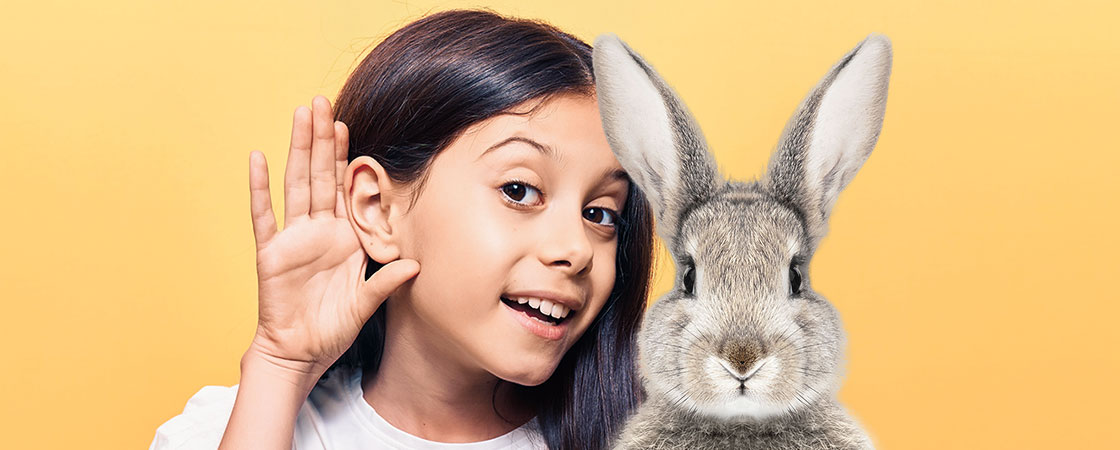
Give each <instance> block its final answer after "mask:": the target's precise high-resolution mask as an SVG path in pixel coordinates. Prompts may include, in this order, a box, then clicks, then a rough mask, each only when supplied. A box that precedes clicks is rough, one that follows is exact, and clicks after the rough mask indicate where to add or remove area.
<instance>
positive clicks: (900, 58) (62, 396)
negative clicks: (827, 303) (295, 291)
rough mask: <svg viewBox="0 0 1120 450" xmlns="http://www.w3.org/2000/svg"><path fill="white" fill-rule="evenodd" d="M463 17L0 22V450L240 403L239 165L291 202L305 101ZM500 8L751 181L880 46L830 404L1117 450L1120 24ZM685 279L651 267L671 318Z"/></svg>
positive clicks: (1018, 15) (957, 436)
mask: <svg viewBox="0 0 1120 450" xmlns="http://www.w3.org/2000/svg"><path fill="white" fill-rule="evenodd" d="M682 3H684V4H686V5H687V6H681V4H682ZM476 5H481V3H478V2H451V1H444V2H433V1H408V2H405V1H393V2H375V1H334V2H329V3H316V2H303V1H300V2H295V1H284V2H278V1H257V2H241V3H237V4H232V5H231V4H226V2H219V1H196V2H146V1H137V2H125V1H100V2H71V1H65V2H59V1H39V2H28V3H26V4H21V5H14V4H10V5H5V7H4V8H3V9H4V13H3V14H2V15H3V16H4V17H3V18H0V49H2V52H0V55H2V56H0V105H2V106H3V109H2V111H0V133H2V134H0V148H2V149H3V152H2V155H3V156H2V159H0V161H2V162H0V200H2V202H0V208H2V209H3V213H2V218H3V219H2V221H0V227H2V228H0V255H3V256H2V262H0V292H2V293H0V295H2V296H3V309H2V311H0V342H2V343H3V345H4V348H3V359H2V361H3V369H2V371H0V372H2V374H3V375H2V379H0V381H2V386H3V397H4V399H3V402H0V403H2V406H0V408H2V410H0V411H2V416H0V427H2V431H3V435H4V439H5V441H4V447H6V448H105V449H118V448H146V447H147V445H148V444H149V442H151V439H152V437H153V435H154V432H155V429H156V427H157V426H158V425H160V424H161V423H163V422H164V421H166V420H167V419H169V418H171V417H172V416H174V415H176V414H178V413H179V412H180V411H181V410H182V408H183V406H184V404H185V403H186V401H187V399H188V398H189V397H190V396H191V395H192V394H194V393H195V392H196V391H197V390H198V389H199V388H200V387H202V386H203V385H207V384H217V385H232V384H235V383H237V380H238V360H239V357H240V355H241V353H242V352H243V351H244V350H245V347H246V346H247V345H248V342H249V339H250V337H251V335H252V333H253V330H254V327H255V318H256V315H255V314H256V297H255V295H256V291H255V288H256V284H255V283H256V280H255V273H254V246H253V236H252V230H251V224H250V220H249V210H248V205H249V203H248V201H249V197H248V188H247V185H248V162H249V152H250V151H251V150H254V149H257V150H263V151H264V153H265V154H266V155H267V157H268V159H269V161H270V162H271V163H272V164H271V166H272V169H273V173H272V186H273V187H274V194H273V195H274V199H275V200H278V201H280V199H281V198H282V197H281V192H278V191H276V190H275V188H278V187H280V186H282V180H283V177H282V173H283V172H282V168H283V161H284V159H285V157H286V153H287V141H288V136H289V129H290V125H291V114H292V111H293V110H294V109H295V107H296V106H298V105H301V104H305V105H306V104H309V102H310V100H311V98H312V96H314V95H315V94H325V95H327V96H328V97H329V98H332V99H333V98H334V96H335V95H336V94H337V92H338V89H339V87H341V85H342V83H343V81H344V80H345V77H346V75H347V74H348V73H349V72H350V70H351V69H352V68H353V66H354V65H355V64H356V63H357V61H358V60H359V59H360V58H361V56H363V55H364V54H365V52H366V51H368V49H369V48H371V46H372V45H374V44H375V43H376V42H378V41H379V40H380V39H381V38H383V37H384V36H385V35H387V34H388V33H390V32H392V31H393V30H395V29H397V28H399V27H400V26H402V25H404V24H405V23H407V22H409V21H411V20H414V19H416V18H419V17H420V16H422V15H423V14H425V13H427V12H430V11H434V10H440V9H446V8H449V7H457V6H476ZM485 5H488V6H491V7H493V8H494V9H496V10H497V11H499V12H503V13H509V14H513V15H517V16H523V17H533V18H543V19H545V20H548V21H550V22H552V23H553V24H555V25H557V26H559V27H561V28H562V29H565V30H568V31H570V32H572V33H574V34H576V35H577V36H579V37H581V38H583V39H585V40H587V41H591V40H593V39H594V37H595V36H596V35H597V34H598V33H600V32H604V31H612V32H615V33H617V34H618V35H620V36H621V37H622V38H623V39H625V40H626V41H627V42H628V43H630V44H631V45H632V46H633V47H634V48H635V49H637V50H638V51H639V52H641V53H642V54H643V55H645V57H646V58H647V59H648V60H649V61H650V62H651V63H652V64H654V65H655V66H656V67H657V68H658V70H659V71H660V72H661V73H662V75H664V76H665V77H666V78H667V79H668V80H669V81H670V82H671V83H672V84H673V85H674V86H675V87H676V88H677V90H678V91H679V92H680V93H681V95H682V96H683V98H684V99H685V101H686V102H687V103H688V105H689V106H690V107H691V109H692V111H693V112H694V113H695V114H696V116H697V117H698V119H699V121H700V123H701V124H702V126H703V128H704V130H705V132H706V133H707V136H708V139H709V142H710V143H711V144H712V146H713V148H714V151H715V152H716V155H717V159H718V160H719V162H720V164H721V167H722V169H723V170H724V171H725V172H726V173H728V174H730V175H732V176H734V177H738V178H748V177H753V176H755V175H757V174H759V173H760V172H761V171H762V169H763V167H764V164H765V162H766V160H767V157H768V155H769V151H770V149H771V148H772V146H773V145H774V143H775V142H776V140H777V137H778V133H779V132H780V130H781V128H782V126H783V125H784V123H785V121H786V119H787V118H788V117H789V116H790V114H791V113H792V112H793V109H794V107H795V106H796V105H797V102H798V101H799V100H800V99H801V97H802V96H803V95H805V93H806V92H808V90H809V88H810V87H811V86H812V85H813V84H814V83H815V82H816V81H817V80H818V79H819V77H821V76H822V75H824V73H825V71H826V70H827V69H828V68H829V67H830V66H831V65H832V63H833V62H835V61H836V60H837V59H838V58H840V56H842V55H843V54H844V53H845V52H847V51H848V50H849V49H850V48H851V47H853V46H854V45H855V44H856V43H858V42H859V41H860V40H861V39H862V38H863V37H864V36H866V35H867V34H868V33H870V32H873V31H876V32H882V33H885V34H887V35H888V36H889V37H890V38H891V40H892V42H893V44H894V52H895V53H894V70H893V75H892V79H891V85H890V98H889V103H888V105H887V114H886V120H885V124H884V128H883V132H882V135H881V139H880V140H879V145H878V147H877V148H876V150H875V152H874V153H873V154H872V157H871V159H870V160H869V161H868V163H867V164H866V165H865V166H864V168H863V170H862V171H861V172H860V174H859V175H858V176H857V177H856V179H855V181H854V182H853V183H852V184H851V185H850V186H849V188H848V189H847V190H846V191H845V192H844V193H843V195H842V196H841V199H840V201H839V202H838V203H837V206H836V210H835V213H834V215H833V218H832V231H831V234H830V235H829V237H828V238H826V239H825V240H824V242H823V244H822V247H821V248H820V250H819V252H818V254H817V257H816V258H815V260H814V261H813V263H812V275H813V278H814V286H815V287H816V289H817V290H818V291H820V292H821V293H823V294H824V295H826V296H827V297H828V298H829V299H831V300H832V301H833V302H834V303H835V304H836V305H837V307H838V308H839V309H840V311H841V313H842V316H843V318H844V321H845V326H846V329H847V331H848V333H849V335H850V341H849V351H848V355H849V364H848V374H847V378H846V380H845V383H844V387H843V389H842V391H841V394H840V396H841V399H842V400H843V401H844V402H845V403H846V404H847V406H848V407H849V408H850V409H851V411H852V412H853V413H854V415H855V416H856V417H858V418H859V419H860V420H861V421H862V422H863V424H864V425H865V426H866V427H867V428H868V430H869V431H870V432H871V434H872V435H873V436H874V438H875V440H876V442H877V443H878V445H879V446H880V447H881V448H891V449H895V448H897V449H903V448H907V449H935V448H1052V447H1055V448H1120V437H1118V436H1120V435H1118V434H1117V433H1116V432H1115V426H1116V425H1117V423H1120V421H1118V417H1120V414H1118V413H1117V412H1116V408H1117V405H1118V404H1120V395H1118V389H1117V387H1116V384H1115V381H1116V378H1117V373H1118V370H1117V369H1120V355H1118V352H1117V350H1116V348H1117V344H1120V339H1118V332H1117V331H1116V325H1117V316H1120V306H1118V303H1120V296H1118V295H1117V293H1116V292H1117V287H1116V286H1115V284H1116V278H1117V275H1118V274H1120V270H1118V269H1120V264H1118V263H1117V255H1118V254H1120V242H1118V238H1117V230H1118V229H1120V213H1118V212H1117V207H1118V206H1120V202H1118V201H1117V198H1118V196H1120V182H1118V181H1117V179H1116V175H1115V173H1116V171H1117V167H1118V166H1120V145H1118V144H1120V142H1118V138H1117V129H1118V127H1120V114H1117V112H1116V111H1117V106H1118V104H1120V30H1118V27H1117V23H1120V7H1118V3H1117V2H1115V1H1066V2H1056V1H1055V2H1049V3H1046V2H1024V1H992V2H976V1H971V0H961V1H952V2H933V1H922V2H899V1H844V2H822V3H819V4H817V3H805V2H778V1H765V2H763V1H752V2H738V1H736V2H721V3H711V4H704V3H702V2H676V1H673V2H664V4H652V3H650V2H648V1H628V2H612V3H609V4H601V2H600V1H563V2H556V3H539V4H537V3H533V4H528V3H524V2H518V1H504V2H490V3H486V4H485ZM276 205H277V206H276V208H277V213H278V214H280V217H282V213H281V212H280V207H281V206H282V201H280V202H279V203H277V204H276ZM672 273H673V267H672V263H671V262H670V260H669V259H668V258H667V254H663V255H662V259H661V265H660V266H659V274H660V275H659V277H658V282H657V285H656V289H655V293H656V294H657V296H660V294H661V293H663V292H665V291H666V290H667V289H669V287H670V285H671V281H672V279H673V277H672Z"/></svg>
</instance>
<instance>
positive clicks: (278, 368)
mask: <svg viewBox="0 0 1120 450" xmlns="http://www.w3.org/2000/svg"><path fill="white" fill-rule="evenodd" d="M336 108H337V110H336V111H335V112H334V113H332V111H331V105H330V103H329V102H328V101H327V99H326V98H323V97H321V96H320V97H316V98H315V99H314V100H313V102H312V108H311V110H310V111H309V110H308V109H307V108H304V107H300V108H298V109H297V110H296V112H295V118H294V121H293V129H292V145H291V149H290V150H289V154H288V161H287V167H286V169H285V177H284V202H285V207H284V213H285V220H284V229H283V230H282V231H277V226H276V221H275V218H274V214H273V212H272V210H271V200H270V198H269V189H268V169H267V167H266V165H265V160H264V156H263V154H261V153H260V152H253V153H252V154H251V158H250V177H249V178H250V191H251V195H250V197H251V209H252V217H253V229H254V233H255V238H256V241H257V274H258V287H259V320H258V325H257V331H256V334H255V336H254V338H253V340H252V342H251V344H250V346H249V349H248V350H247V351H246V353H245V355H244V356H243V357H242V360H241V380H240V384H239V385H236V386H233V387H217V386H207V387H204V388H203V389H202V390H200V391H199V392H198V393H197V394H195V395H194V396H193V397H192V398H191V399H190V401H188V403H187V406H186V408H185V409H184V411H183V413H182V414H180V415H179V416H176V417H174V418H172V419H171V420H170V421H168V422H167V423H165V424H163V425H162V426H161V427H160V428H159V430H158V431H157V433H156V438H155V440H154V441H153V443H152V448H153V449H172V448H215V447H218V446H219V441H220V448H223V449H225V448H274V449H281V448H283V449H288V448H292V447H293V446H294V447H296V448H299V449H304V448H316V449H341V448H437V449H438V448H444V449H451V448H454V449H497V448H551V449H570V448H578V449H601V448H606V447H607V446H608V445H609V441H610V438H612V437H614V435H615V434H616V433H617V432H618V431H619V430H620V428H621V426H622V423H623V421H624V419H625V418H626V417H627V415H628V413H629V412H630V411H631V410H632V409H633V408H634V406H635V405H636V404H637V402H638V401H639V395H640V392H639V388H638V384H637V379H636V376H635V373H634V363H633V359H634V335H635V332H636V330H637V327H638V324H639V322H640V321H641V318H642V313H643V309H644V306H645V300H646V296H647V290H648V284H649V277H650V259H651V254H652V217H651V215H650V212H649V206H648V204H647V203H646V201H645V199H644V198H643V197H642V195H641V193H640V192H639V191H638V190H637V189H636V187H635V186H633V185H631V184H630V183H629V180H628V178H627V177H626V175H625V173H624V172H622V169H621V166H620V165H619V163H618V161H617V160H616V159H615V158H614V156H613V154H612V153H611V151H610V147H609V146H608V144H607V141H606V137H605V135H604V133H603V131H602V128H601V123H600V118H599V112H598V106H597V102H596V98H595V94H594V84H593V79H592V73H591V48H590V47H589V46H588V45H587V44H586V43H584V42H581V41H580V40H578V39H576V38H574V37H572V36H570V35H568V34H566V33H564V32H561V31H559V30H557V29H555V28H553V27H551V26H549V25H547V24H544V23H540V22H535V21H528V20H518V19H510V18H505V17H502V16H499V15H497V14H494V13H492V12H488V11H466V10H454V11H445V12H441V13H437V14H434V15H431V16H428V17H425V18H422V19H420V20H418V21H416V22H413V23H411V24H409V25H406V26H405V27H404V28H402V29H400V30H398V31H397V32H395V33H393V34H392V35H390V36H389V37H388V38H386V39H385V41H384V42H382V43H381V44H379V45H378V46H377V47H376V48H375V49H374V50H373V51H372V52H371V53H370V54H369V55H368V56H367V57H366V58H365V59H364V60H363V61H362V63H361V64H360V65H359V67H358V68H357V69H356V70H355V72H354V73H353V74H351V76H350V78H349V79H348V80H347V82H346V84H345V85H344V86H343V88H342V90H341V92H340V94H339V97H338V99H337V101H336ZM332 117H333V120H332ZM363 275H364V276H363Z"/></svg>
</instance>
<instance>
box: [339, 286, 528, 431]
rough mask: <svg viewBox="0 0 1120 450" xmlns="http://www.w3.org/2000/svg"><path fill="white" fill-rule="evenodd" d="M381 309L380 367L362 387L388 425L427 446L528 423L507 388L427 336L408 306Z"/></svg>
mask: <svg viewBox="0 0 1120 450" xmlns="http://www.w3.org/2000/svg"><path fill="white" fill-rule="evenodd" d="M390 303H393V304H392V307H390ZM382 308H383V309H386V311H385V313H386V317H385V319H386V330H385V345H384V350H383V351H382V354H381V364H380V367H379V368H378V370H377V372H376V373H374V372H372V371H366V372H365V373H363V375H362V383H361V385H362V396H363V397H364V398H365V400H366V402H367V403H369V404H370V405H371V406H373V408H374V409H375V410H376V411H377V414H378V415H380V416H381V417H382V418H384V419H385V420H386V421H387V422H389V423H390V424H392V425H393V426H394V427H396V428H398V429H400V430H402V431H404V432H406V433H408V434H411V435H413V436H417V437H420V438H423V439H427V440H431V441H436V442H478V441H484V440H487V439H492V438H495V437H498V436H501V435H503V434H506V433H508V432H510V431H512V430H513V429H515V428H517V427H519V426H521V425H522V424H524V423H525V422H527V421H529V419H531V418H532V416H533V412H532V411H531V409H530V408H528V407H527V406H526V405H524V404H523V402H520V401H519V399H518V398H517V397H516V395H515V392H514V389H513V387H514V386H513V385H512V384H511V383H508V382H500V381H501V380H500V379H499V378H498V377H495V376H494V375H493V374H491V373H489V372H487V371H485V370H483V369H481V368H479V367H477V366H471V365H468V364H467V363H466V362H465V361H463V360H462V359H461V355H462V353H461V352H458V351H456V349H453V348H448V347H449V346H448V343H447V341H445V340H443V339H441V337H440V336H431V333H430V332H426V331H427V330H425V329H424V328H423V326H422V323H421V322H420V320H419V319H418V318H417V317H416V316H415V314H414V313H413V312H412V310H411V309H410V308H409V307H408V304H407V301H404V302H401V301H397V302H391V301H386V302H385V304H383V305H382ZM495 386H497V392H496V393H495ZM495 409H497V410H498V411H501V416H499V415H498V413H497V412H495ZM503 417H504V418H503Z"/></svg>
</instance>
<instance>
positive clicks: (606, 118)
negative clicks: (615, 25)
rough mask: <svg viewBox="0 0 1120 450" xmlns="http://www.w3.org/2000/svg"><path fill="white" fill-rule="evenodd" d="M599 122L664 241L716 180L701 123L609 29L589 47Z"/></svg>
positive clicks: (671, 239)
mask: <svg viewBox="0 0 1120 450" xmlns="http://www.w3.org/2000/svg"><path fill="white" fill-rule="evenodd" d="M592 48H593V51H592V60H593V72H594V73H595V90H596V94H597V96H598V98H599V112H600V115H601V116H602V120H603V130H604V131H605V132H606V135H607V141H608V142H609V143H610V146H611V150H613V151H614V154H615V156H616V157H617V158H618V162H619V164H622V167H623V168H624V169H625V170H626V172H627V173H628V174H629V176H630V179H631V180H632V181H633V182H634V183H636V184H637V186H638V188H640V189H641V190H642V192H643V193H644V194H645V195H646V197H647V198H648V199H649V201H650V204H651V206H652V207H653V212H654V215H655V217H656V218H657V233H658V234H660V235H661V238H662V239H664V240H665V242H666V243H667V244H668V245H672V243H673V242H674V241H675V237H676V234H677V233H678V232H679V226H680V220H681V219H682V218H681V217H680V215H681V214H682V213H683V212H684V211H686V210H688V209H690V206H692V205H695V204H697V203H700V202H703V201H704V200H705V199H707V198H708V197H709V196H711V194H712V192H713V191H714V190H715V189H716V187H717V186H718V185H719V184H718V183H720V182H722V181H723V177H722V176H720V174H719V171H718V169H717V167H716V164H715V161H714V160H713V159H712V156H711V155H710V154H709V153H708V144H707V142H706V141H705V140H704V136H703V135H702V134H701V133H700V127H699V126H698V125H697V124H696V120H695V119H694V118H693V117H692V115H691V114H690V113H689V111H688V109H687V108H686V107H685V105H684V103H682V102H681V100H680V98H678V97H677V95H676V93H675V92H674V91H673V89H672V88H670V87H669V85H668V84H667V83H665V80H663V79H661V77H660V76H659V75H658V74H657V72H656V71H655V70H653V67H650V65H649V64H648V63H646V62H645V60H643V59H642V57H641V56H639V55H638V54H637V53H635V52H634V51H633V50H631V49H630V47H629V46H627V45H626V43H625V42H622V40H621V39H619V38H618V36H615V35H614V34H612V33H606V34H603V35H600V36H599V37H598V38H596V39H595V45H594V46H593V47H592Z"/></svg>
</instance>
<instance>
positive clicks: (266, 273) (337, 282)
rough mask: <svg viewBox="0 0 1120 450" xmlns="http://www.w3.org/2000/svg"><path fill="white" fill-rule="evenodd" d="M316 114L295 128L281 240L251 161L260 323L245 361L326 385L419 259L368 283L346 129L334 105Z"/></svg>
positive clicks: (302, 114) (304, 116)
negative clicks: (353, 215) (350, 210)
mask: <svg viewBox="0 0 1120 450" xmlns="http://www.w3.org/2000/svg"><path fill="white" fill-rule="evenodd" d="M312 107H313V109H312V110H308V108H306V107H304V106H300V107H299V108H297V109H296V112H295V118H294V119H293V123H292V142H291V148H290V150H289V152H288V165H287V168H286V169H285V171H284V230H283V231H277V227H276V218H275V216H274V215H273V212H272V199H271V196H270V194H269V189H268V165H267V163H266V162H265V158H264V154H263V153H261V152H259V151H254V152H252V153H250V158H249V160H250V161H249V191H250V202H251V209H252V214H253V233H254V235H255V238H256V242H257V282H258V291H259V300H258V301H259V310H258V311H259V312H258V315H259V317H258V321H257V332H256V335H255V336H254V338H253V342H252V345H251V346H250V347H249V351H248V352H246V355H245V358H253V359H254V360H256V359H263V360H265V361H268V362H270V363H272V364H274V365H276V366H278V367H279V368H281V369H283V370H282V371H283V372H285V373H289V374H291V375H293V376H296V377H299V379H300V380H303V381H306V380H310V379H318V377H319V376H321V375H322V374H323V372H325V371H326V370H327V368H329V367H330V365H331V364H333V363H334V361H335V360H337V359H338V358H339V357H340V356H342V353H343V352H344V351H346V349H347V348H349V347H350V345H351V344H352V343H353V342H354V339H355V338H356V337H357V336H358V331H359V330H361V329H362V326H363V325H364V324H365V323H366V321H367V320H369V318H370V316H372V315H373V312H374V311H375V310H377V307H378V306H380V305H381V303H382V302H383V301H385V299H386V298H387V297H388V296H389V294H390V293H392V292H393V291H395V290H396V289H397V288H398V287H399V286H400V285H401V284H403V283H404V282H405V281H407V280H408V279H410V278H412V277H413V276H414V275H416V274H417V273H418V272H419V270H420V264H419V263H418V262H416V261H415V260H396V261H393V262H390V263H389V264H388V265H386V266H384V267H382V268H381V269H380V270H378V271H377V272H376V273H375V274H374V275H373V277H371V278H370V279H369V280H368V281H365V280H363V276H362V275H363V274H364V272H365V262H366V258H367V256H366V253H365V251H363V250H362V247H361V245H360V244H359V242H358V237H357V234H355V232H354V229H353V228H352V227H351V225H350V221H349V219H348V217H347V212H346V206H345V203H344V201H343V193H342V186H343V183H342V177H343V174H344V173H345V170H346V166H347V161H346V159H347V149H348V145H349V135H348V132H347V128H346V125H345V124H343V123H342V122H334V121H333V120H332V117H334V116H333V114H332V112H331V105H330V101H328V100H327V99H326V97H323V96H316V97H315V98H314V99H313V100H312ZM312 116H314V118H313V117H312ZM245 361H246V360H245V359H244V358H243V359H242V365H243V366H244V365H245Z"/></svg>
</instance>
